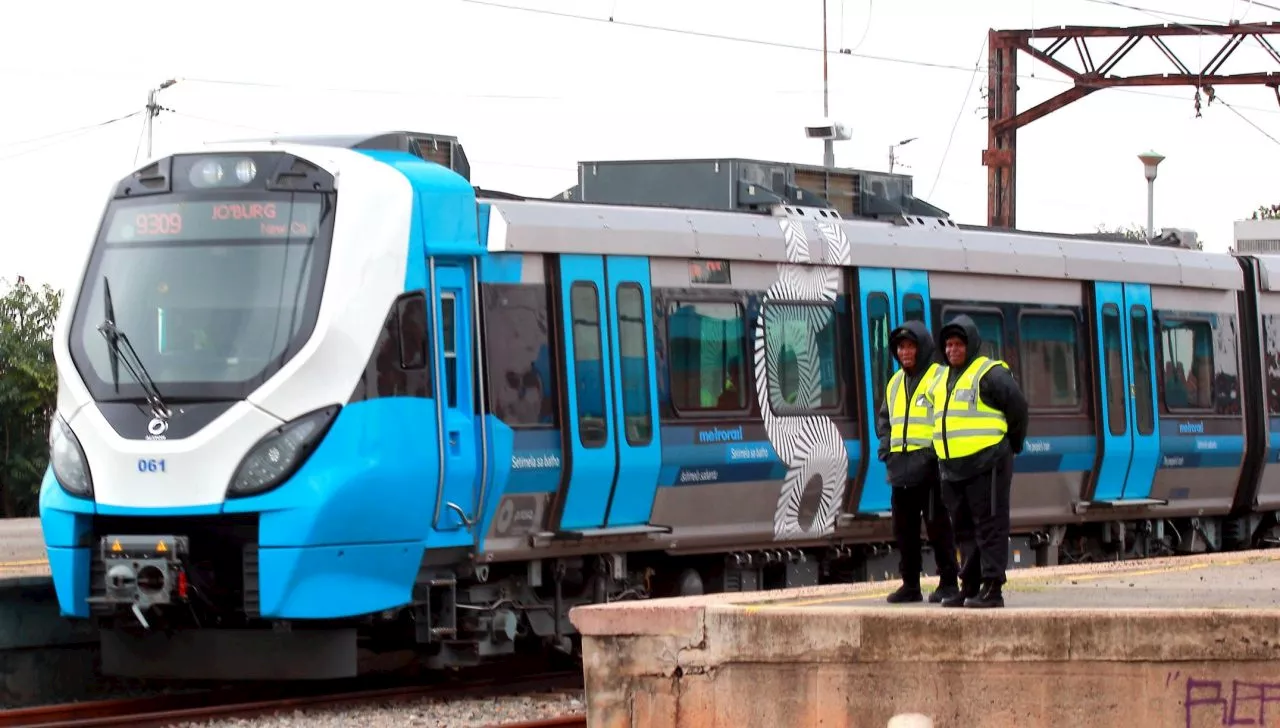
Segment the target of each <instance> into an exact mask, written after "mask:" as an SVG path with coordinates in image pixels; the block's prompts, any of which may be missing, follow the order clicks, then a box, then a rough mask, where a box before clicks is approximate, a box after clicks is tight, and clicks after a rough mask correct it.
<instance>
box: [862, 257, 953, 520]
mask: <svg viewBox="0 0 1280 728" xmlns="http://www.w3.org/2000/svg"><path fill="white" fill-rule="evenodd" d="M858 297H859V306H858V308H859V309H860V311H861V314H860V316H859V319H860V320H859V328H860V329H861V331H862V337H861V339H862V340H861V344H862V345H861V347H860V348H861V349H862V366H863V370H864V371H865V372H866V376H865V377H864V379H863V381H864V384H865V386H864V388H863V395H862V396H863V400H864V403H865V406H866V408H867V410H866V411H867V416H866V417H865V418H863V419H864V425H863V437H864V439H865V441H866V444H865V445H864V447H863V453H864V455H863V457H864V459H865V460H866V463H867V467H866V471H865V473H864V475H863V479H862V487H861V488H860V489H854V492H856V493H859V496H858V502H857V504H856V506H855V508H854V509H853V510H854V516H855V517H869V518H888V517H889V509H890V505H889V495H890V491H889V482H888V480H887V479H886V475H885V467H884V463H882V462H880V460H879V459H878V458H877V457H876V449H877V447H878V446H879V439H878V438H877V437H876V425H875V423H876V413H877V412H879V411H880V403H881V400H883V399H884V390H885V386H886V385H888V383H889V377H891V376H893V373H894V371H896V370H897V360H896V359H895V358H894V355H893V351H892V350H890V348H889V333H890V332H891V331H893V330H894V329H895V328H897V327H898V326H901V325H902V324H903V323H904V322H906V321H913V320H914V321H922V322H924V325H925V326H926V327H928V329H929V330H930V331H933V321H932V316H931V315H930V313H929V274H928V273H926V272H924V271H917V270H890V269H888V268H860V269H859V270H858ZM934 333H935V335H936V332H934Z"/></svg>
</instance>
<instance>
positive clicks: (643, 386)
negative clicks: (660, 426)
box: [618, 283, 653, 447]
mask: <svg viewBox="0 0 1280 728" xmlns="http://www.w3.org/2000/svg"><path fill="white" fill-rule="evenodd" d="M644 323H645V319H644V292H643V291H642V290H640V286H638V285H636V284H635V283H622V284H620V285H619V286H618V352H619V355H620V356H621V361H619V362H618V368H619V369H620V370H621V371H622V412H623V422H624V423H626V430H627V443H628V444H630V445H632V446H636V447H639V446H642V445H648V444H649V442H650V441H652V440H653V415H652V414H651V412H650V409H651V408H650V405H649V347H648V341H647V340H646V338H645V333H644Z"/></svg>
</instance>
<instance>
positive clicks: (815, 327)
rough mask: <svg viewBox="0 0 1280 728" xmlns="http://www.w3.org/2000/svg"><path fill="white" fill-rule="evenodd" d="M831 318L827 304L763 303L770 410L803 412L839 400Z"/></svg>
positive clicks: (830, 405) (833, 318)
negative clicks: (764, 304)
mask: <svg viewBox="0 0 1280 728" xmlns="http://www.w3.org/2000/svg"><path fill="white" fill-rule="evenodd" d="M877 295H878V294H877ZM835 321H836V314H835V309H834V308H833V307H832V306H824V305H812V304H790V303H787V304H767V305H766V306H765V308H764V347H765V349H764V351H765V354H764V359H765V366H766V374H767V376H768V381H769V407H770V409H772V410H773V411H774V412H776V413H778V414H805V413H810V412H815V411H822V410H831V409H836V408H838V407H839V406H840V383H839V378H838V377H837V376H836V368H837V364H836V351H837V347H836V325H835Z"/></svg>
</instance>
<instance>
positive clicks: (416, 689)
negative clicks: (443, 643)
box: [0, 672, 586, 728]
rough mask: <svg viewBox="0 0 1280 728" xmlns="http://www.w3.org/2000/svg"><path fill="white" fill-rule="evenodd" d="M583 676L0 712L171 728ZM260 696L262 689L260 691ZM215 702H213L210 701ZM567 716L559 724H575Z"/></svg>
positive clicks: (49, 725) (5, 718) (549, 685)
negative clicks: (181, 724)
mask: <svg viewBox="0 0 1280 728" xmlns="http://www.w3.org/2000/svg"><path fill="white" fill-rule="evenodd" d="M581 687H582V673H581V672H553V673H545V674H542V675H531V676H509V677H491V678H484V679H478V680H468V681H465V682H456V683H433V684H430V685H401V686H397V687H391V688H380V689H369V690H347V691H340V692H335V693H331V694H325V693H322V692H318V691H319V690H321V689H322V688H319V687H311V688H309V690H314V691H317V692H315V693H314V694H306V693H307V692H309V690H303V691H299V692H301V693H302V694H299V695H291V696H287V697H280V698H267V699H256V700H243V699H240V698H239V697H237V696H243V695H246V694H248V693H249V692H250V691H238V690H221V691H213V690H211V691H193V692H190V693H183V694H169V695H161V696H149V697H145V698H126V699H116V700H96V701H86V702H83V703H65V704H60V705H50V706H41V707H37V708H20V709H17V710H0V728H10V727H11V726H38V727H39V728H107V727H108V726H132V727H136V728H143V727H148V728H149V727H151V726H156V727H159V726H171V725H175V724H179V723H186V722H197V721H207V720H211V719H216V718H231V717H236V718H244V717H253V716H261V715H269V714H272V713H277V712H280V711H286V710H287V711H292V710H300V709H328V708H334V707H339V706H348V705H360V704H366V703H379V702H405V701H412V700H422V699H429V698H445V699H449V698H461V697H475V696H495V695H510V694H515V693H521V692H527V691H540V690H568V689H581ZM257 692H258V693H262V692H263V691H262V690H258V691H257ZM210 701H212V702H210ZM572 719H573V718H571V717H569V716H565V717H564V718H561V719H557V720H561V721H564V720H572ZM573 725H578V726H585V725H586V723H585V718H581V719H580V722H578V723H571V722H570V723H566V722H561V723H548V724H546V725H545V726H544V727H543V728H553V727H554V726H573Z"/></svg>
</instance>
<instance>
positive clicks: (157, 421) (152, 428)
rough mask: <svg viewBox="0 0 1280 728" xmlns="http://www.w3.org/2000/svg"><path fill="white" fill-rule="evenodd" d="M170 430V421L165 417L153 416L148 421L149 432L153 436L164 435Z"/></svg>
mask: <svg viewBox="0 0 1280 728" xmlns="http://www.w3.org/2000/svg"><path fill="white" fill-rule="evenodd" d="M168 431H169V421H168V420H166V419H164V418H163V417H152V418H151V421H150V422H148V423H147V433H148V434H150V435H151V436H152V437H163V436H164V434H165V433H166V432H168Z"/></svg>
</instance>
